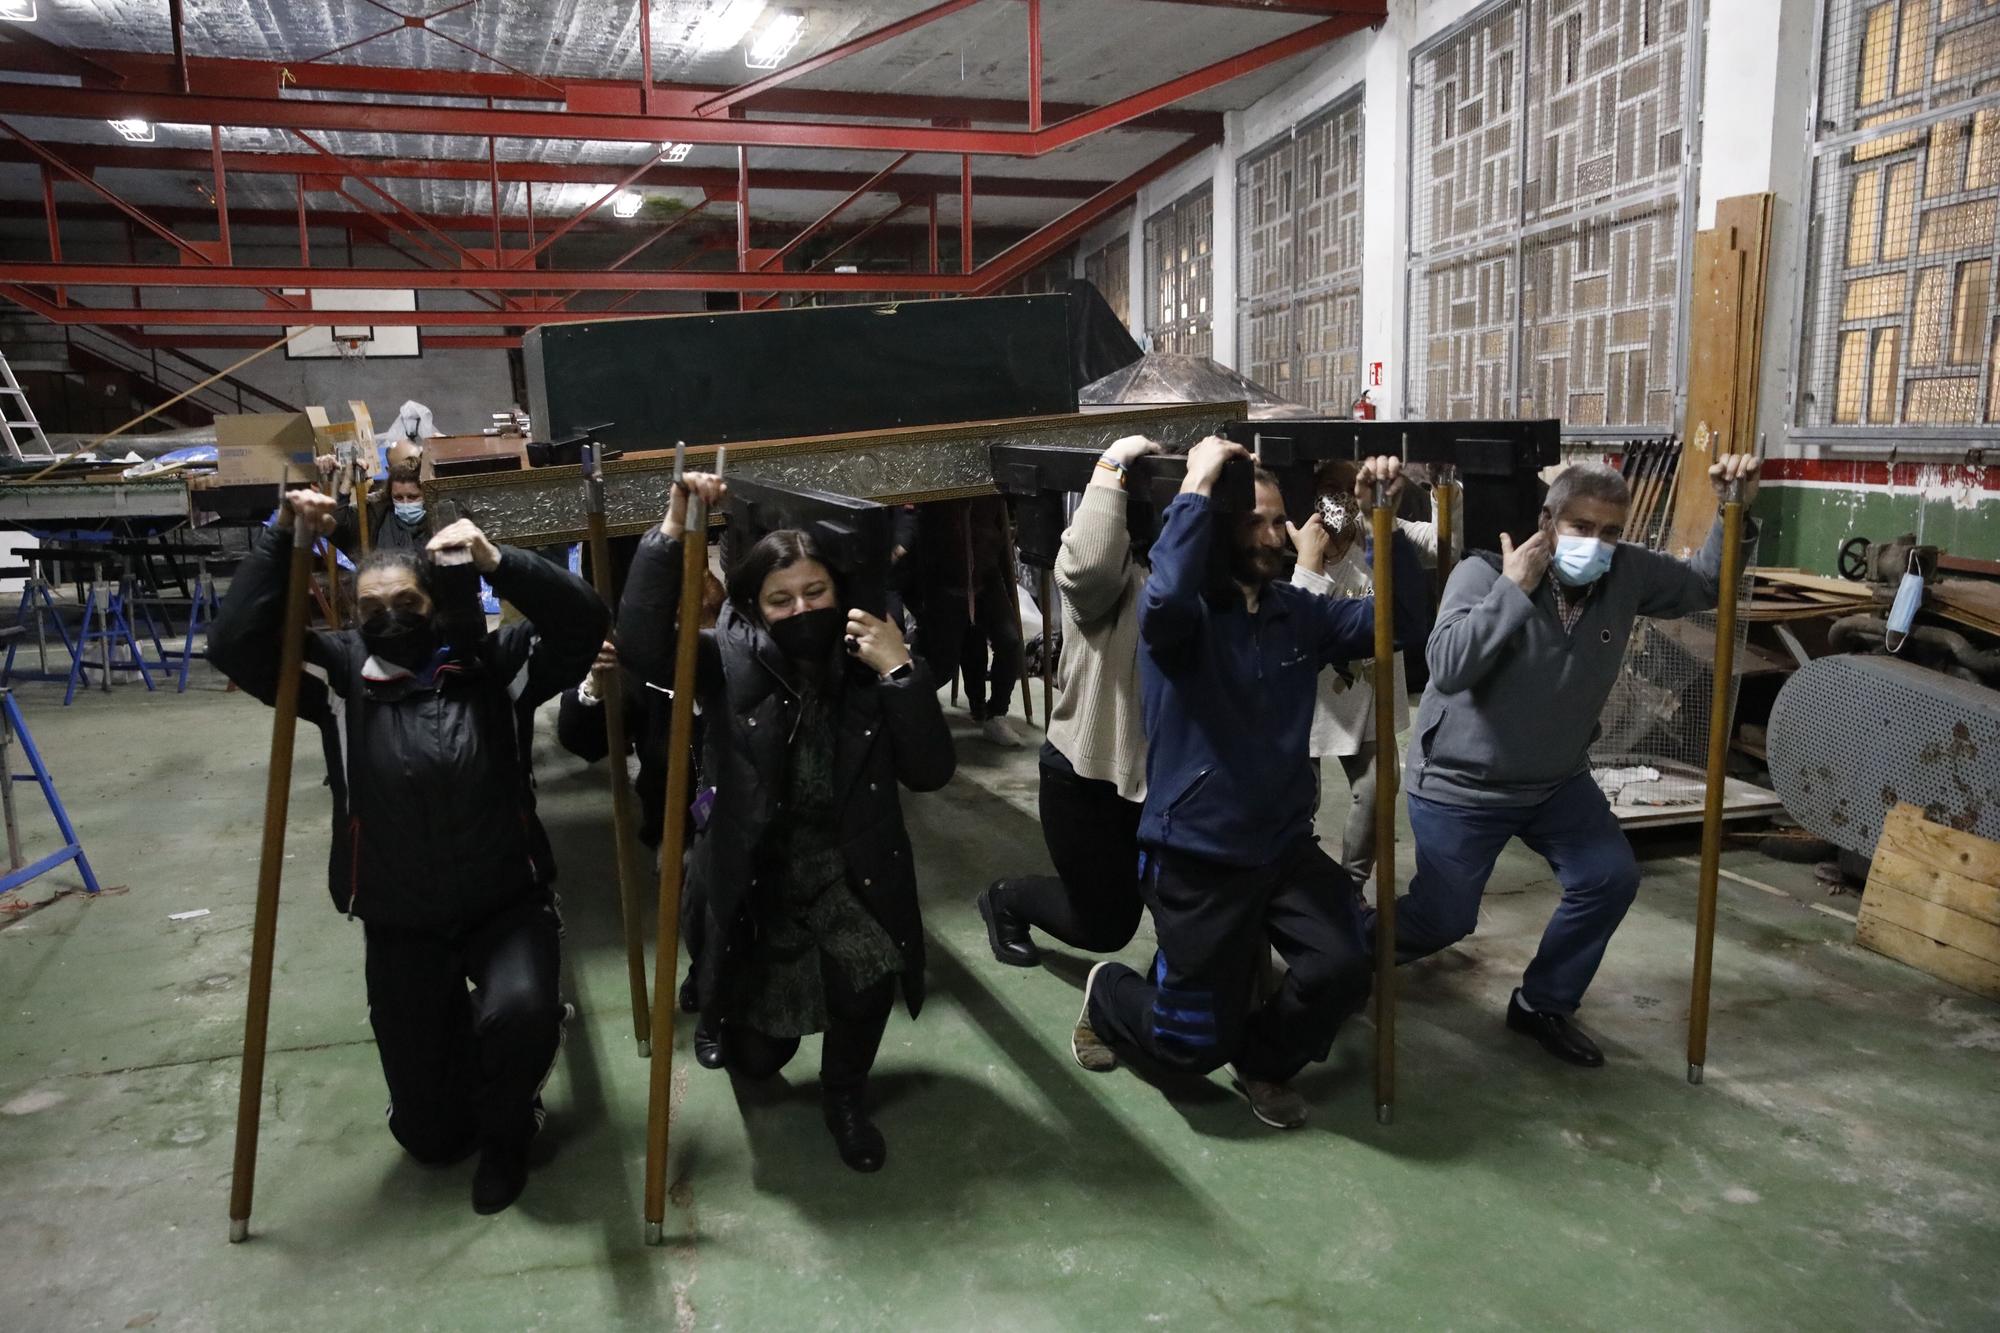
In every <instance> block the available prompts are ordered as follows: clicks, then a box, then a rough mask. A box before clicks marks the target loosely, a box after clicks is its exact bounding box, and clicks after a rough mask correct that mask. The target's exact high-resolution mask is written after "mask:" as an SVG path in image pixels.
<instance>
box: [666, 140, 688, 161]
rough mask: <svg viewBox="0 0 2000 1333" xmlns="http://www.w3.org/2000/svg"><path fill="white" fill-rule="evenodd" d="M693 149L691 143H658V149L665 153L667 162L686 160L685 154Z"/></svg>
mask: <svg viewBox="0 0 2000 1333" xmlns="http://www.w3.org/2000/svg"><path fill="white" fill-rule="evenodd" d="M693 149H694V145H693V144H691V143H663V144H661V145H660V151H661V152H662V153H664V154H665V155H666V159H667V161H669V162H685V161H687V155H688V154H689V153H690V152H691V151H693Z"/></svg>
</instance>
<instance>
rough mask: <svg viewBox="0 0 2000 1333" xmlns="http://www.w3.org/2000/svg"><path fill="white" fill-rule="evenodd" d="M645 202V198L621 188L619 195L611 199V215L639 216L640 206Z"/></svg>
mask: <svg viewBox="0 0 2000 1333" xmlns="http://www.w3.org/2000/svg"><path fill="white" fill-rule="evenodd" d="M645 202H646V201H645V200H644V199H643V198H641V197H640V196H639V195H636V194H634V193H632V191H630V190H620V191H619V192H618V195H617V197H616V198H614V199H613V200H612V201H611V215H612V216H613V217H620V218H636V217H638V216H639V208H640V206H641V205H642V204H644V203H645Z"/></svg>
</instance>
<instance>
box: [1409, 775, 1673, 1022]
mask: <svg viewBox="0 0 2000 1333" xmlns="http://www.w3.org/2000/svg"><path fill="white" fill-rule="evenodd" d="M1409 802H1410V831H1411V833H1412V834H1414V835H1415V838H1416V844H1417V873H1416V876H1415V877H1414V878H1413V879H1411V881H1410V891H1409V893H1407V894H1406V895H1404V896H1403V897H1401V898H1398V899H1397V900H1396V957H1397V961H1399V962H1409V961H1410V960H1411V959H1413V958H1422V957H1423V956H1424V955H1426V954H1432V953H1436V952H1437V951H1438V950H1439V949H1442V948H1445V947H1447V946H1448V945H1451V944H1454V943H1456V942H1458V941H1459V940H1462V939H1464V938H1465V937H1466V936H1467V935H1470V934H1471V933H1472V932H1473V930H1474V929H1475V928H1476V927H1477V926H1478V925H1479V900H1480V898H1481V896H1482V895H1483V894H1484V893H1485V892H1486V881H1487V879H1488V878H1489V877H1490V876H1491V875H1492V874H1493V863H1494V862H1495V861H1497V860H1499V858H1500V849H1501V848H1503V847H1505V846H1506V845H1507V843H1508V840H1509V839H1512V838H1519V839H1520V840H1521V841H1522V842H1524V843H1526V844H1527V845H1528V846H1529V848H1531V849H1532V850H1533V851H1535V852H1536V853H1538V854H1539V855H1541V856H1542V857H1544V858H1545V859H1547V861H1548V863H1549V866H1550V867H1551V868H1552V869H1553V870H1554V871H1555V872H1556V880H1557V882H1558V883H1560V884H1561V885H1562V901H1561V902H1560V903H1559V904H1557V906H1556V911H1555V915H1554V916H1552V917H1550V918H1549V924H1548V929H1547V930H1545V931H1544V932H1543V933H1542V946H1541V949H1540V950H1539V951H1538V952H1537V953H1536V954H1535V960H1534V961H1533V962H1532V963H1530V964H1528V972H1527V976H1526V977H1525V978H1523V980H1522V982H1521V998H1522V999H1524V1000H1526V1001H1527V1002H1528V1004H1529V1005H1530V1006H1532V1007H1533V1008H1536V1009H1541V1010H1546V1011H1548V1012H1549V1013H1556V1014H1568V1013H1574V1012H1575V1010H1576V1007H1577V1005H1579V1004H1580V1003H1582V1001H1583V993H1584V991H1586V990H1588V989H1589V987H1590V981H1591V978H1592V977H1594V976H1596V975H1597V965H1598V964H1599V963H1600V962H1602V961H1603V959H1604V949H1605V946H1606V945H1608V944H1610V943H1611V935H1612V932H1613V931H1615V930H1617V929H1618V923H1619V922H1621V921H1623V920H1624V919H1625V912H1626V909H1627V908H1629V907H1631V905H1632V899H1633V898H1634V897H1636V896H1637V895H1638V892H1639V863H1638V861H1637V860H1636V859H1635V858H1634V857H1633V855H1632V844H1631V843H1629V842H1627V841H1626V840H1625V831H1624V830H1623V829H1621V828H1619V827H1618V819H1617V817H1616V816H1615V815H1613V814H1612V813H1611V806H1610V804H1609V803H1608V802H1606V801H1605V799H1604V793H1603V792H1602V791H1600V790H1599V789H1598V786H1597V783H1596V782H1595V781H1593V780H1592V779H1591V776H1590V774H1588V773H1580V774H1578V775H1577V776H1576V777H1574V778H1571V779H1570V780H1569V781H1568V782H1566V783H1564V784H1563V785H1562V786H1561V787H1559V788H1557V789H1556V791H1555V793H1554V794H1553V795H1551V796H1550V797H1549V798H1548V799H1547V800H1545V801H1543V802H1542V803H1541V804H1540V805H1530V806H1463V805H1443V804H1441V803H1439V802H1436V801H1426V800H1424V799H1423V798H1422V797H1420V796H1417V795H1415V794H1414V793H1413V794H1412V795H1411V796H1410V797H1409Z"/></svg>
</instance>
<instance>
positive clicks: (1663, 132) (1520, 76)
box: [1406, 0, 1697, 434]
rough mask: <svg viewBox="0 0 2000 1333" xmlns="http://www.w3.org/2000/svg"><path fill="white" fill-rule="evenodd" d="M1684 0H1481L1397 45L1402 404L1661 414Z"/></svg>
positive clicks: (1681, 189)
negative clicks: (1426, 34)
mask: <svg viewBox="0 0 2000 1333" xmlns="http://www.w3.org/2000/svg"><path fill="white" fill-rule="evenodd" d="M1693 2H1694V0H1625V3H1618V4H1613V3H1604V2H1603V0H1500V2H1499V3H1496V4H1494V5H1491V6H1489V7H1488V8H1486V9H1484V10H1481V11H1480V12H1478V13H1477V14H1475V15H1474V16H1473V17H1472V18H1471V19H1469V20H1468V21H1467V22H1466V23H1464V24H1462V25H1461V26H1460V27H1458V28H1457V29H1454V30H1453V31H1451V32H1449V33H1447V34H1445V35H1444V36H1443V37H1442V38H1440V39H1439V40H1437V41H1436V42H1433V43H1432V44H1431V45H1429V46H1427V47H1425V48H1423V49H1421V50H1419V51H1418V52H1417V53H1416V54H1415V55H1414V56H1413V57H1412V61H1411V164H1412V165H1411V184H1410V208H1411V222H1410V233H1411V252H1410V269H1409V291H1410V323H1409V348H1408V355H1407V372H1406V373H1407V375H1408V389H1409V401H1410V409H1411V412H1412V414H1413V415H1416V416H1424V417H1431V418H1446V419H1464V418H1467V417H1480V416H1497V417H1514V416H1558V417H1561V418H1562V419H1563V421H1564V423H1565V429H1566V430H1570V431H1589V430H1593V429H1596V430H1606V431H1611V430H1616V431H1620V432H1633V431H1639V432H1644V433H1658V434H1665V433H1666V432H1668V431H1670V430H1671V429H1672V428H1673V425H1674V422H1675V420H1676V419H1677V416H1678V401H1677V400H1678V396H1679V394H1678V384H1679V379H1680V364H1681V359H1682V354H1681V349H1680V342H1681V333H1680V326H1679V310H1680V306H1681V304H1682V303H1681V301H1680V300H1679V292H1680V284H1681V270H1682V266H1683V256H1684V255H1685V254H1686V251H1687V247H1688V243H1689V242H1688V235H1687V218H1686V217H1685V216H1684V211H1683V209H1682V208H1681V206H1680V201H1681V199H1682V198H1683V197H1684V196H1685V194H1686V193H1687V191H1688V189H1689V187H1690V184H1691V171H1690V167H1689V162H1688V153H1687V127H1688V122H1689V119H1690V116H1691V114H1692V112H1691V107H1692V104H1693V90H1692V88H1691V86H1690V82H1689V70H1690V69H1691V67H1692V66H1693V64H1694V55H1695V51H1696V47H1697V43H1696V32H1695V27H1694V24H1693V22H1692V18H1693V14H1694V10H1693Z"/></svg>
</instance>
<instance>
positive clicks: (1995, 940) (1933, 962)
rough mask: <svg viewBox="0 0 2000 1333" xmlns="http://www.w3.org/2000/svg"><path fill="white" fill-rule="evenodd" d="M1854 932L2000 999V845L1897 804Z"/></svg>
mask: <svg viewBox="0 0 2000 1333" xmlns="http://www.w3.org/2000/svg"><path fill="white" fill-rule="evenodd" d="M1854 937H1855V940H1856V941H1857V942H1858V943H1860V944H1861V945H1863V946H1864V947H1866V948H1869V949H1873V950H1874V951H1875V952H1877V953H1880V954H1884V955H1887V956H1888V957H1890V958H1894V959H1897V960H1899V961H1901V962H1905V963H1908V964H1910V966H1912V967H1916V968H1920V969H1922V970H1923V971H1925V972H1928V973H1930V974H1931V975H1932V976H1934V977H1937V978H1939V979H1940V980H1943V981H1949V982H1951V983H1952V984H1953V985H1955V986H1962V987H1964V988H1965V989H1966V990H1969V991H1973V992H1975V993H1976V994H1979V995H1984V996H1986V997H1987V998H1989V999H1996V1000H2000V843H1995V842H1990V841H1988V840H1987V839H1985V838H1981V837H1977V836H1975V835H1973V834H1970V833H1962V832H1960V831H1959V830H1957V829H1953V828H1947V827H1945V826H1944V825H1942V824H1933V823H1930V822H1929V821H1927V820H1926V819H1924V817H1923V812H1922V811H1920V810H1918V809H1917V807H1916V806H1914V805H1908V804H1901V805H1898V806H1896V808H1895V809H1893V810H1891V811H1890V812H1889V815H1888V818H1886V819H1885V820H1883V822H1882V837H1881V839H1880V840H1879V841H1878V842H1877V843H1876V844H1875V860H1874V863H1873V864H1872V865H1870V867H1869V869H1868V886H1867V888H1866V890H1865V891H1864V892H1863V894H1862V899H1861V914H1860V919H1859V923H1858V924H1857V926H1856V927H1855V936H1854Z"/></svg>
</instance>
